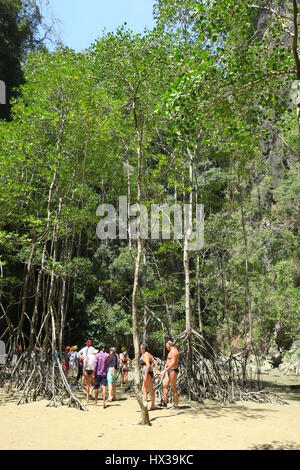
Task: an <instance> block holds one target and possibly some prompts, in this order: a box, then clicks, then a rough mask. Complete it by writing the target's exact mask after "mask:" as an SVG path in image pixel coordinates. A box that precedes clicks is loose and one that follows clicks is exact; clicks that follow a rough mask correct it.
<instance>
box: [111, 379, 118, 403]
mask: <svg viewBox="0 0 300 470" xmlns="http://www.w3.org/2000/svg"><path fill="white" fill-rule="evenodd" d="M112 399H113V400H116V399H117V385H116V383H114V384H113V385H112Z"/></svg>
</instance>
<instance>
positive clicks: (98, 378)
mask: <svg viewBox="0 0 300 470" xmlns="http://www.w3.org/2000/svg"><path fill="white" fill-rule="evenodd" d="M109 362H110V355H109V354H108V353H107V352H106V346H105V344H102V345H101V347H100V352H99V353H98V354H96V359H95V364H94V375H95V385H94V389H95V406H97V401H98V392H99V387H100V385H102V400H103V408H106V401H105V399H106V386H107V369H108V364H109Z"/></svg>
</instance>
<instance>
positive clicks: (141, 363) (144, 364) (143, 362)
mask: <svg viewBox="0 0 300 470" xmlns="http://www.w3.org/2000/svg"><path fill="white" fill-rule="evenodd" d="M140 365H141V368H144V367H146V363H145V361H144V359H143V356H141V358H140ZM152 370H153V365H152V362H150V371H152Z"/></svg>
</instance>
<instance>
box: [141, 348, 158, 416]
mask: <svg viewBox="0 0 300 470" xmlns="http://www.w3.org/2000/svg"><path fill="white" fill-rule="evenodd" d="M140 350H141V354H142V355H141V358H140V364H141V371H142V375H143V385H142V393H143V399H144V404H145V406H147V395H148V392H149V393H150V396H151V410H154V409H155V393H154V389H153V366H154V369H155V372H156V373H157V374H158V373H159V371H158V365H157V362H156V360H155V359H154V357H153V356H152V354H150V352H149V350H148V346H147V344H145V343H143V344H141V346H140Z"/></svg>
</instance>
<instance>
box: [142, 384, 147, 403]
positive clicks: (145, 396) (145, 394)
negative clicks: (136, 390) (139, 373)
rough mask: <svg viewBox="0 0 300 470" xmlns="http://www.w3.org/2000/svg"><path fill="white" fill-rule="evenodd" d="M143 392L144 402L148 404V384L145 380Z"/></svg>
mask: <svg viewBox="0 0 300 470" xmlns="http://www.w3.org/2000/svg"><path fill="white" fill-rule="evenodd" d="M142 394H143V400H144V404H147V386H146V382H145V380H143V385H142Z"/></svg>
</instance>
